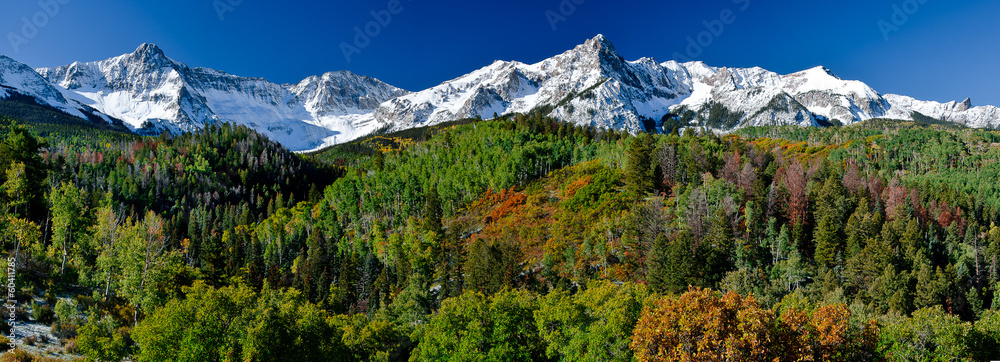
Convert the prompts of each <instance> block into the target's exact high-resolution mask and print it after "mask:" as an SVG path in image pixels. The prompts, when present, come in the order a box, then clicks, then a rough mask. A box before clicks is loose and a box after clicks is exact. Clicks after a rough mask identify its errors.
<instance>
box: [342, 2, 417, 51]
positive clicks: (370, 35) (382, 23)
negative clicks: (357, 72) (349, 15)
mask: <svg viewBox="0 0 1000 362" xmlns="http://www.w3.org/2000/svg"><path fill="white" fill-rule="evenodd" d="M407 1H413V0H407ZM402 12H403V4H402V3H401V2H400V0H389V2H388V3H387V4H386V6H385V9H381V10H372V11H371V13H370V14H371V17H372V20H371V21H369V22H367V23H365V25H364V26H355V27H354V42H352V43H348V42H341V43H340V51H341V52H343V53H344V59H346V60H347V62H348V63H350V62H351V61H352V59H351V57H353V56H354V55H356V54H361V51H362V50H363V49H365V48H367V47H368V46H369V45H371V44H372V39H375V38H377V37H378V36H379V35H381V34H382V30H383V29H385V28H388V27H389V24H391V23H392V19H393V17H394V16H396V15H399V13H402Z"/></svg>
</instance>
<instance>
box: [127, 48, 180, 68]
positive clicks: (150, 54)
mask: <svg viewBox="0 0 1000 362" xmlns="http://www.w3.org/2000/svg"><path fill="white" fill-rule="evenodd" d="M129 59H131V60H133V61H136V62H139V63H145V64H153V65H157V66H163V65H169V64H170V63H171V61H170V58H167V56H166V55H164V54H163V49H160V47H158V46H156V44H153V43H143V44H142V45H140V46H139V47H138V48H136V49H135V51H134V52H132V54H130V55H129Z"/></svg>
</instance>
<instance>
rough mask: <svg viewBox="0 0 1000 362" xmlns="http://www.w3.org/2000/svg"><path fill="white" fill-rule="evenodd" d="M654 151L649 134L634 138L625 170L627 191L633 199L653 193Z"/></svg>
mask: <svg viewBox="0 0 1000 362" xmlns="http://www.w3.org/2000/svg"><path fill="white" fill-rule="evenodd" d="M653 149H654V141H653V138H652V137H651V136H650V135H649V134H648V133H643V134H642V135H640V136H638V137H636V138H633V139H632V143H631V144H630V145H629V148H628V164H627V165H626V168H625V190H626V191H627V192H628V193H629V195H631V196H633V197H640V196H642V195H645V194H646V193H649V192H651V191H653V186H655V185H656V183H655V182H654V181H655V180H654V175H653Z"/></svg>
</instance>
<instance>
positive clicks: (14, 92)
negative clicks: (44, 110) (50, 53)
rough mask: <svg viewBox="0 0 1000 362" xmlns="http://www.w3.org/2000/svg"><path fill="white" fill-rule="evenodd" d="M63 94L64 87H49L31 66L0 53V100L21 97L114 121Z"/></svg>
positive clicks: (73, 114) (78, 115) (78, 113)
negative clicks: (62, 88)
mask: <svg viewBox="0 0 1000 362" xmlns="http://www.w3.org/2000/svg"><path fill="white" fill-rule="evenodd" d="M66 95H67V94H64V90H61V89H59V87H55V86H53V85H52V84H51V83H49V82H48V81H47V80H46V79H45V78H42V77H41V76H40V75H38V73H36V72H35V70H34V69H31V67H29V66H27V65H25V64H22V63H20V62H18V61H16V60H13V59H11V58H8V57H6V56H3V55H0V100H5V99H10V98H13V97H17V96H22V97H27V98H29V99H31V100H32V101H34V102H35V103H37V104H39V105H43V106H48V107H52V108H55V109H57V110H59V111H62V112H64V113H66V114H69V115H71V116H74V117H78V118H82V119H96V120H99V121H103V122H107V123H113V122H114V121H113V120H112V119H110V118H108V117H107V116H105V115H103V114H101V113H99V112H97V111H95V110H94V109H93V108H90V107H88V106H86V105H84V104H81V103H79V102H76V101H73V100H70V99H67V97H66Z"/></svg>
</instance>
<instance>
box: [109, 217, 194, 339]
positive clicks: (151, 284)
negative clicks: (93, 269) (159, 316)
mask: <svg viewBox="0 0 1000 362" xmlns="http://www.w3.org/2000/svg"><path fill="white" fill-rule="evenodd" d="M166 232H167V231H166V230H165V222H164V220H163V218H161V217H160V216H158V215H156V214H154V213H152V212H149V213H147V214H146V217H145V218H143V219H142V221H140V222H135V223H131V225H130V226H129V227H128V229H127V230H126V231H125V232H124V235H123V236H122V240H121V241H120V242H119V243H117V245H116V250H115V251H114V257H115V259H116V260H117V263H118V265H119V266H120V268H121V276H120V278H119V279H118V280H117V283H118V289H119V291H120V292H121V295H122V296H123V297H125V298H126V299H128V300H129V302H131V303H132V305H133V306H135V311H134V315H133V322H138V319H139V317H138V313H139V311H140V310H143V309H148V310H150V311H151V310H152V309H153V307H155V306H158V305H160V304H162V303H164V302H166V300H167V299H168V298H169V297H170V296H171V295H172V294H173V291H174V288H176V286H175V285H173V282H174V279H175V276H176V275H178V274H180V273H181V272H182V270H181V268H183V266H182V265H183V264H182V263H181V262H180V255H179V254H178V253H177V251H176V250H170V249H168V245H169V244H168V243H167V234H166Z"/></svg>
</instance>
